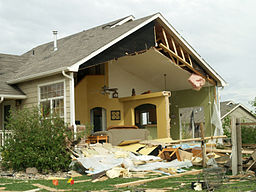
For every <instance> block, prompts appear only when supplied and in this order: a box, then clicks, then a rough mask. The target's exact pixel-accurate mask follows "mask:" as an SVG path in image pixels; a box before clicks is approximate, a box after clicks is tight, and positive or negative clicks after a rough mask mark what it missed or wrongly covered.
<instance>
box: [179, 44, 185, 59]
mask: <svg viewBox="0 0 256 192" xmlns="http://www.w3.org/2000/svg"><path fill="white" fill-rule="evenodd" d="M180 52H181V55H182V59H183V60H184V61H186V59H185V56H184V53H183V50H182V47H181V46H180Z"/></svg>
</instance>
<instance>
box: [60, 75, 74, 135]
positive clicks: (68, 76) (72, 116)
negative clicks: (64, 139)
mask: <svg viewBox="0 0 256 192" xmlns="http://www.w3.org/2000/svg"><path fill="white" fill-rule="evenodd" d="M62 75H63V76H64V77H67V78H68V79H69V87H70V125H71V126H74V138H75V139H76V133H77V129H76V123H75V83H74V73H73V72H71V73H70V75H67V74H66V73H65V71H62Z"/></svg>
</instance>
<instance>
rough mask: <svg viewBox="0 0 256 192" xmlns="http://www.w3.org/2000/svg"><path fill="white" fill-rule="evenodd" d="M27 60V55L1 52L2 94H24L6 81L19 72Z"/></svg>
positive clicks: (0, 76) (0, 91)
mask: <svg viewBox="0 0 256 192" xmlns="http://www.w3.org/2000/svg"><path fill="white" fill-rule="evenodd" d="M26 60H27V58H26V57H25V56H18V55H9V54H0V95H24V94H23V93H22V92H21V91H20V90H18V89H17V88H15V87H14V86H11V85H8V84H7V83H6V81H8V80H10V79H12V78H13V77H14V76H15V74H17V73H18V71H19V69H20V67H21V65H22V64H24V63H25V62H26Z"/></svg>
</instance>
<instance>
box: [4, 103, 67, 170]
mask: <svg viewBox="0 0 256 192" xmlns="http://www.w3.org/2000/svg"><path fill="white" fill-rule="evenodd" d="M39 114H40V113H39V110H38V109H37V108H34V109H22V110H19V111H12V112H11V115H10V118H9V121H8V122H9V123H8V124H7V129H9V130H12V132H13V134H12V136H11V137H10V138H8V139H7V141H6V142H5V146H4V147H3V149H2V166H3V168H6V169H9V168H11V169H13V170H17V171H19V170H25V169H26V168H28V167H36V168H37V169H38V170H39V172H48V171H49V170H51V171H54V172H56V171H59V170H67V169H68V167H69V164H70V162H71V159H70V154H69V152H68V151H67V150H66V146H67V143H68V138H69V137H70V136H71V131H70V130H68V128H67V126H66V125H65V123H64V121H63V119H61V118H60V117H58V116H53V117H51V118H49V119H44V118H42V116H40V115H39Z"/></svg>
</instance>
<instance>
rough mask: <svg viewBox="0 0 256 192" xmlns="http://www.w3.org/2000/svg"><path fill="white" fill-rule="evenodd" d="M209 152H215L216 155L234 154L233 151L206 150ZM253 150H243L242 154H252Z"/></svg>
mask: <svg viewBox="0 0 256 192" xmlns="http://www.w3.org/2000/svg"><path fill="white" fill-rule="evenodd" d="M206 151H207V152H214V153H232V150H231V149H211V148H206ZM252 153H253V150H242V154H252Z"/></svg>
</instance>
